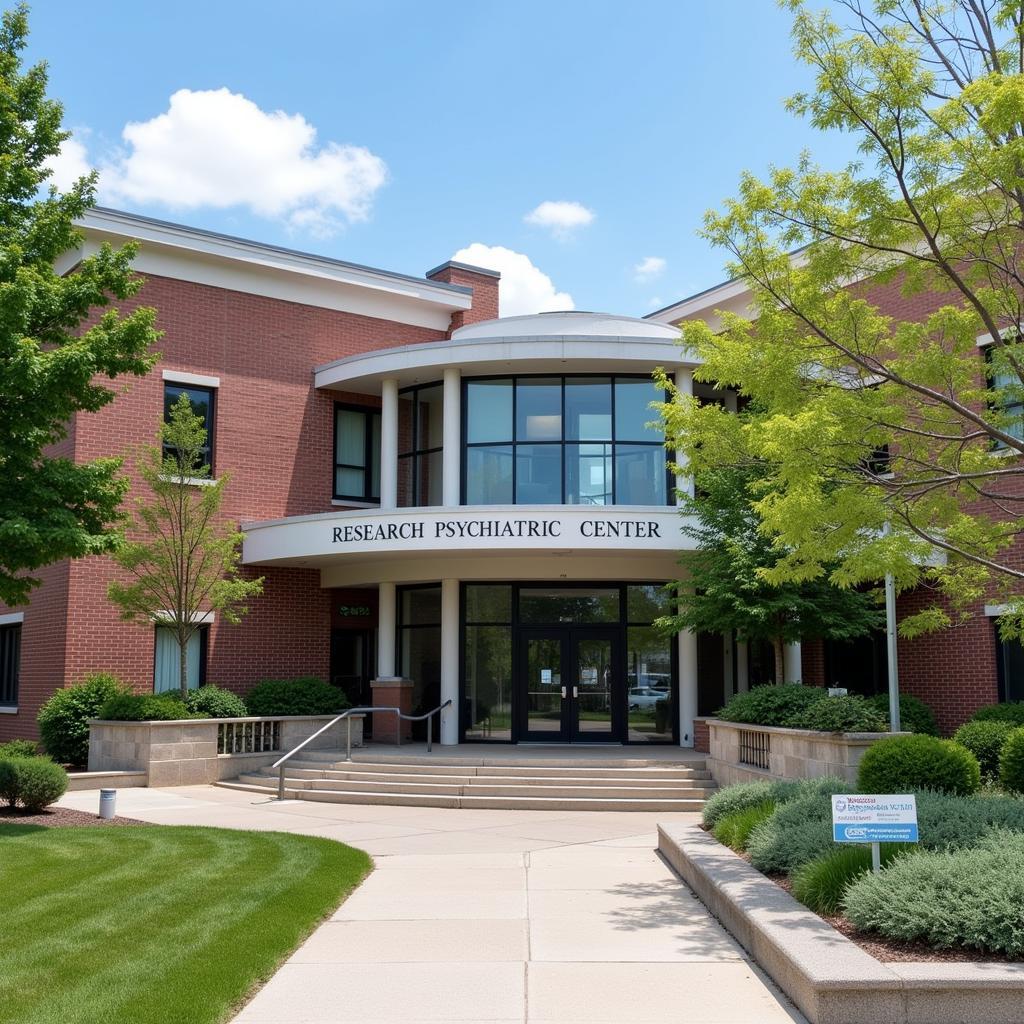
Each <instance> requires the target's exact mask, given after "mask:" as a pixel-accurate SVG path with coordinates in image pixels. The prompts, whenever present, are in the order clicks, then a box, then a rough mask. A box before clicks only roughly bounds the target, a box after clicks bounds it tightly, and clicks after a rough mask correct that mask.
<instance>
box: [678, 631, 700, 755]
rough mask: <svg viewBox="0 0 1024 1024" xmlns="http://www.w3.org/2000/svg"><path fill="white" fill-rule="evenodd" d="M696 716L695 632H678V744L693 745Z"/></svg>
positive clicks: (683, 745) (682, 745)
mask: <svg viewBox="0 0 1024 1024" xmlns="http://www.w3.org/2000/svg"><path fill="white" fill-rule="evenodd" d="M696 716H697V634H696V633H691V632H690V631H689V630H685V629H684V630H683V631H682V632H681V633H680V634H679V746H681V747H692V746H693V720H694V718H696Z"/></svg>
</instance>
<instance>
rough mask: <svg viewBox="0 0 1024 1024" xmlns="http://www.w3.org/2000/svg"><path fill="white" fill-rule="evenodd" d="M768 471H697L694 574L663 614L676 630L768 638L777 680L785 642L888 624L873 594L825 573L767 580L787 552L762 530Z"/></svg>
mask: <svg viewBox="0 0 1024 1024" xmlns="http://www.w3.org/2000/svg"><path fill="white" fill-rule="evenodd" d="M766 476H767V474H766V472H765V471H764V470H763V469H757V468H745V469H739V468H731V467H726V468H722V467H719V468H715V469H708V470H704V471H702V472H701V473H700V474H699V475H698V476H697V489H696V490H697V496H696V497H692V498H691V497H684V504H683V506H682V511H683V513H684V514H686V515H688V516H692V517H693V518H692V520H691V521H690V522H688V523H687V525H685V526H684V527H683V533H684V534H686V535H688V536H689V537H692V538H693V540H694V541H696V544H697V548H696V550H695V551H691V552H686V553H685V554H684V555H683V557H682V558H681V559H680V564H682V565H683V566H684V567H685V568H686V569H688V576H687V578H686V579H683V580H680V581H679V582H677V583H674V584H673V585H672V587H673V590H674V591H675V595H676V604H677V608H676V611H675V613H674V614H673V615H669V616H665V617H664V618H662V619H659V620H658V625H659V626H660V627H661V628H663V629H669V630H671V631H672V632H679V631H680V630H682V629H688V630H692V631H694V632H698V633H731V632H733V631H734V630H735V632H736V636H737V639H739V640H742V641H748V642H749V641H768V642H769V643H770V644H771V645H772V650H773V652H774V654H775V680H776V682H779V683H781V682H782V681H783V668H782V666H783V651H784V649H785V645H786V644H787V643H794V642H796V641H798V640H801V639H805V640H809V639H824V638H828V639H833V640H850V639H853V638H854V637H858V636H863V635H864V634H866V633H868V632H870V631H871V630H872V629H876V628H878V627H879V626H880V625H881V624H882V616H881V613H880V611H879V608H878V605H877V602H876V601H875V600H874V597H873V595H872V594H870V593H866V592H863V591H860V590H853V589H850V588H840V587H837V586H834V585H832V584H831V583H829V582H828V580H827V579H825V578H822V577H819V578H817V579H813V580H802V581H799V582H792V581H786V582H781V583H769V582H768V581H767V580H766V578H765V576H766V574H767V573H769V572H770V571H771V570H772V569H774V567H775V566H776V564H777V563H778V561H779V560H780V558H782V557H783V552H782V551H781V550H779V548H778V546H777V545H776V543H775V541H774V538H772V537H771V536H770V535H769V534H767V533H766V532H765V531H764V530H762V529H761V521H760V517H759V516H758V514H757V511H756V508H755V506H756V504H757V503H758V501H761V500H763V492H764V486H765V480H766Z"/></svg>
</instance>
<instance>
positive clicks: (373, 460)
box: [334, 405, 380, 502]
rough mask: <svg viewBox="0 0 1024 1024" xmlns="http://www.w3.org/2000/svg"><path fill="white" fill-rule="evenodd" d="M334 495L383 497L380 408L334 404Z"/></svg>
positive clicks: (364, 498) (375, 499) (369, 499)
mask: <svg viewBox="0 0 1024 1024" xmlns="http://www.w3.org/2000/svg"><path fill="white" fill-rule="evenodd" d="M334 497H335V498H336V499H340V500H345V499H347V500H349V501H365V502H379V501H380V410H379V409H370V408H365V407H362V406H357V405H335V407H334Z"/></svg>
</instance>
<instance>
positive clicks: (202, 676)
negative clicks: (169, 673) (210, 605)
mask: <svg viewBox="0 0 1024 1024" xmlns="http://www.w3.org/2000/svg"><path fill="white" fill-rule="evenodd" d="M158 629H167V626H162V625H160V623H159V622H157V623H155V624H154V626H153V671H152V672H151V673H150V675H151V677H152V679H153V692H154V693H157V692H160V693H176V692H178V691H176V690H161V691H157V688H156V651H157V643H156V638H157V630H158ZM196 632H197V633H198V634H199V681H198V682H197V683H196V686H197V687H198V686H205V685H206V659H207V655H208V654H209V651H210V624H209V623H208V622H201V623H200V624H199V625H198V626H196ZM190 689H191V687H190Z"/></svg>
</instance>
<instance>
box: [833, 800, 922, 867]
mask: <svg viewBox="0 0 1024 1024" xmlns="http://www.w3.org/2000/svg"><path fill="white" fill-rule="evenodd" d="M832 839H833V840H834V841H835V842H837V843H870V844H871V867H872V870H874V871H875V872H876V873H877V872H879V871H881V869H882V856H881V851H880V849H879V845H878V844H879V843H916V842H917V801H916V799H915V798H914V794H913V793H901V794H888V795H881V796H880V795H865V794H862V793H857V794H853V795H850V796H833V797H832Z"/></svg>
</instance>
